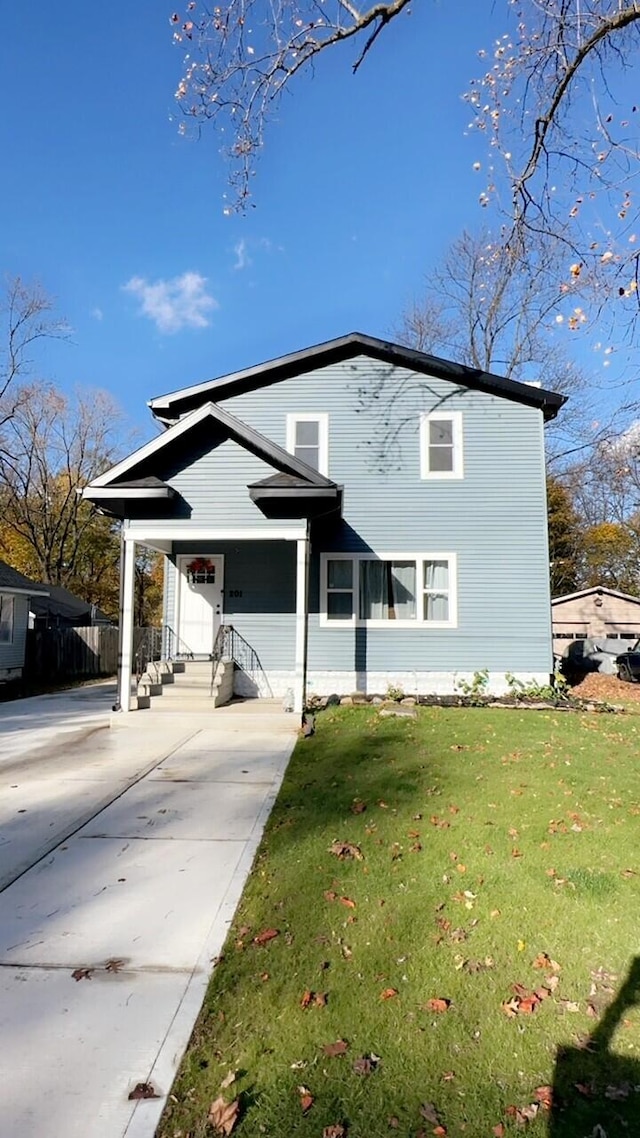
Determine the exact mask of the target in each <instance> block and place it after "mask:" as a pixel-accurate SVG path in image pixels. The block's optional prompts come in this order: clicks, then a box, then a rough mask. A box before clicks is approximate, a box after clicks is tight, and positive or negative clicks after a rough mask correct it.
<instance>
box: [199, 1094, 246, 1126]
mask: <svg viewBox="0 0 640 1138" xmlns="http://www.w3.org/2000/svg"><path fill="white" fill-rule="evenodd" d="M239 1114H240V1099H237V1098H236V1099H234V1100H233V1102H225V1100H224V1099H223V1097H222V1095H220V1097H219V1098H217V1099H216V1100H215V1102H212V1103H211V1106H210V1107H209V1114H208V1115H207V1121H208V1122H209V1123H210V1124H211V1126H213V1128H214V1130H215V1131H216V1134H224V1135H228V1134H231V1131H232V1130H233V1128H234V1126H235V1124H236V1122H237V1121H238V1115H239Z"/></svg>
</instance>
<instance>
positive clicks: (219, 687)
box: [137, 660, 234, 713]
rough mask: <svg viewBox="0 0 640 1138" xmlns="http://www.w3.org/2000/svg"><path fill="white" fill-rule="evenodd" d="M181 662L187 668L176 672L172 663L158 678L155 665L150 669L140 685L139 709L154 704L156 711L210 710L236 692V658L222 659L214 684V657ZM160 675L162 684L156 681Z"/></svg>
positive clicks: (220, 704) (219, 705) (226, 701)
mask: <svg viewBox="0 0 640 1138" xmlns="http://www.w3.org/2000/svg"><path fill="white" fill-rule="evenodd" d="M180 663H183V664H184V670H180V669H179V670H178V671H177V672H175V671H174V670H173V667H171V665H169V667H171V671H170V672H168V671H163V672H162V673H161V674H160V676H159V677H158V676H157V675H154V666H152V667H151V668H150V669H149V673H148V674H146V675H145V676H143V677H142V679H141V681H140V683H139V685H138V702H137V709H138V710H143V709H144V708H148V707H149V706H152V707H153V709H154V711H159V710H161V709H162V708H164V710H166V711H173V712H177V711H180V712H182V711H184V712H188V711H197V712H207V713H209V712H211V711H213V710H214V709H215V708H216V707H221V706H222V705H223V704H225V703H228V702H229V700H230V699H231V697H232V695H233V670H234V666H233V661H231V660H223V661H220V663H219V664H218V666H217V669H216V678H215V682H214V684H213V687H212V686H211V672H212V662H211V660H185V661H180ZM164 667H165V668H166V667H167V666H166V665H164ZM169 677H170V678H169ZM158 678H160V679H161V680H162V682H161V683H157V679H158ZM152 697H154V698H153V699H152Z"/></svg>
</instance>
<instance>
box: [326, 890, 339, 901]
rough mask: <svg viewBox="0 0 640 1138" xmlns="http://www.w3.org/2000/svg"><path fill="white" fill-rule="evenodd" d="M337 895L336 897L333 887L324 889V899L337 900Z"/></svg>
mask: <svg viewBox="0 0 640 1138" xmlns="http://www.w3.org/2000/svg"><path fill="white" fill-rule="evenodd" d="M337 897H338V894H337V893H334V891H333V889H325V891H324V899H325V901H335V900H337Z"/></svg>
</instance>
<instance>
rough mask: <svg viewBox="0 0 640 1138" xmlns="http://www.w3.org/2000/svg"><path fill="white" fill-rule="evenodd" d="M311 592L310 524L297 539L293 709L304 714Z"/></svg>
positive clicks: (298, 713)
mask: <svg viewBox="0 0 640 1138" xmlns="http://www.w3.org/2000/svg"><path fill="white" fill-rule="evenodd" d="M308 594H309V526H308V524H307V536H306V537H300V538H298V539H297V541H296V673H295V684H294V689H293V710H294V713H295V714H296V715H302V712H303V711H304V705H305V700H306V695H307V690H306V689H307V626H308V612H307V609H308Z"/></svg>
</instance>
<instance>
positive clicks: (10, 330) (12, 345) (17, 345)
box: [0, 277, 69, 429]
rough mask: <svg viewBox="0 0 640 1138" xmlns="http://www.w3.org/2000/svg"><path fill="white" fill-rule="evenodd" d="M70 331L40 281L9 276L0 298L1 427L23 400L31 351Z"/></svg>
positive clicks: (63, 336)
mask: <svg viewBox="0 0 640 1138" xmlns="http://www.w3.org/2000/svg"><path fill="white" fill-rule="evenodd" d="M68 331H69V330H68V327H67V325H66V324H65V322H64V321H63V320H61V319H60V318H59V317H57V316H56V315H55V313H54V305H53V301H52V300H51V298H50V297H49V296H47V294H46V293H45V292H44V291H43V289H42V287H41V286H40V285H39V284H37V283H36V284H27V283H26V282H25V281H23V280H22V279H21V278H20V277H11V278H9V280H8V281H7V284H6V290H5V293H4V297H3V299H2V300H0V429H1V428H2V426H3V425H4V424H5V423H6V422H7V421H8V420H9V419H11V418H12V416H13V415H14V414H15V411H16V408H17V407H18V406H19V404H20V402H21V400H22V392H23V388H22V385H23V383H24V382H25V380H26V379H27V378H28V376H29V375H30V372H31V369H32V366H33V362H34V361H33V359H32V356H31V353H32V351H33V350H34V349H35V348H36V345H37V344H38V342H40V341H43V340H48V339H64V338H65V337H66V336H67V335H68Z"/></svg>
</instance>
